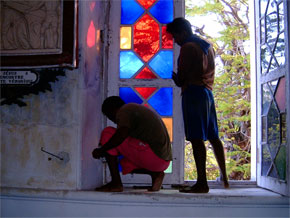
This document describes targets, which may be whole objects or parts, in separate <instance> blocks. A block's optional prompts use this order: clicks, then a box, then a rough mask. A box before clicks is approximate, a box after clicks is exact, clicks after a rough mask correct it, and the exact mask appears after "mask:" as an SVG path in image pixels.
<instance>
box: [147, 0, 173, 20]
mask: <svg viewBox="0 0 290 218" xmlns="http://www.w3.org/2000/svg"><path fill="white" fill-rule="evenodd" d="M150 13H151V14H152V15H153V16H154V17H155V18H156V19H157V20H158V21H159V22H160V23H162V24H167V23H169V22H171V21H172V20H173V1H168V0H159V1H158V2H157V3H156V4H155V5H154V6H153V7H152V8H151V9H150Z"/></svg>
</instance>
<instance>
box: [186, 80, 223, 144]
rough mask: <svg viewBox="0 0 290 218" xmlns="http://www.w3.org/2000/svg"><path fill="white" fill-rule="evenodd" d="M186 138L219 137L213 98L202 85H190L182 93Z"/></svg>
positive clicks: (209, 91)
mask: <svg viewBox="0 0 290 218" xmlns="http://www.w3.org/2000/svg"><path fill="white" fill-rule="evenodd" d="M182 111H183V120H184V130H185V136H186V140H188V141H191V140H193V139H202V140H204V141H206V140H208V139H209V140H210V139H217V138H219V135H218V124H217V116H216V110H215V104H214V98H213V94H212V92H211V90H209V89H207V88H205V87H204V86H196V85H190V86H188V87H187V88H186V89H185V90H184V91H183V93H182Z"/></svg>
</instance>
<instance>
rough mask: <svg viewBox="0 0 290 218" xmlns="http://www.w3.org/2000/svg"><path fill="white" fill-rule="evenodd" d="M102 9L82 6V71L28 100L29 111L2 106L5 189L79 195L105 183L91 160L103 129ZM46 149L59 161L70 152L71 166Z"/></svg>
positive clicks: (71, 73) (94, 4) (93, 3)
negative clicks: (43, 190)
mask: <svg viewBox="0 0 290 218" xmlns="http://www.w3.org/2000/svg"><path fill="white" fill-rule="evenodd" d="M102 5H103V1H80V2H79V17H78V19H79V20H80V21H81V22H79V24H78V30H79V41H78V46H79V61H80V62H79V67H78V68H77V69H74V70H66V76H65V77H58V79H59V81H57V82H55V83H52V84H51V86H52V92H45V93H40V94H39V95H32V94H31V95H29V96H26V97H25V99H24V101H25V102H26V103H27V106H25V107H18V106H17V105H4V106H1V108H0V109H1V123H0V128H1V135H0V136H1V187H18V188H37V189H55V190H57V189H58V190H59V189H63V190H66V189H69V190H74V189H82V188H88V187H92V186H93V184H94V185H98V184H97V183H101V181H102V177H101V175H102V174H101V172H102V171H101V168H102V165H101V164H100V163H98V161H95V160H93V159H92V158H91V150H92V149H93V148H94V147H96V145H97V142H98V136H99V134H100V130H101V128H102V121H101V120H102V116H101V113H100V109H99V108H100V102H101V100H102V96H103V91H102V69H103V68H102V56H101V55H100V54H101V52H102V46H101V40H100V37H99V38H98V37H97V34H99V33H100V28H101V27H102V26H103V25H102V23H103V19H102V16H101V14H103V11H104V10H103V8H102ZM92 22H93V25H94V28H93V32H92V29H91V30H90V32H89V27H90V24H91V23H92ZM92 37H95V38H94V39H93V46H89V45H91V44H88V41H87V40H88V38H90V39H91V40H92ZM41 148H43V149H45V150H47V151H49V152H51V153H53V154H56V155H58V154H59V153H60V152H66V153H67V154H68V157H69V160H68V162H67V163H65V161H60V160H58V159H57V158H55V157H52V156H50V155H48V154H46V153H44V152H42V151H41ZM49 157H51V160H49V159H48V158H49ZM98 164H99V165H98ZM82 170H83V171H82ZM92 173H94V174H92Z"/></svg>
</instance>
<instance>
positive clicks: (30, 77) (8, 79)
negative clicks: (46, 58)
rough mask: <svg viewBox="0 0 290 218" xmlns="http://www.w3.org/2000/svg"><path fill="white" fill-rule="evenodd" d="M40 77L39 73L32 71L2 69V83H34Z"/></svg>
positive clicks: (0, 77)
mask: <svg viewBox="0 0 290 218" xmlns="http://www.w3.org/2000/svg"><path fill="white" fill-rule="evenodd" d="M38 78H39V77H38V74H36V73H35V72H31V71H1V72H0V85H32V84H34V83H36V82H37V81H38Z"/></svg>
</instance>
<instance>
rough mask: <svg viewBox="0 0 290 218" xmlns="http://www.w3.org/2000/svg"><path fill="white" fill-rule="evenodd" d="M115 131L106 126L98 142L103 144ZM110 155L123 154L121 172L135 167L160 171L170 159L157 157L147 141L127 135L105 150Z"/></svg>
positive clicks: (164, 168)
mask: <svg viewBox="0 0 290 218" xmlns="http://www.w3.org/2000/svg"><path fill="white" fill-rule="evenodd" d="M115 132H116V128H114V127H111V126H110V127H106V128H105V129H104V130H103V132H102V134H101V139H100V144H101V145H104V144H105V143H106V142H107V141H108V140H109V139H110V138H111V137H112V136H113V135H114V133H115ZM107 152H108V153H109V154H110V155H112V156H118V155H123V156H124V158H122V159H121V161H120V164H121V166H122V173H123V174H124V175H125V174H128V173H130V172H132V171H133V170H135V169H146V170H149V171H153V172H161V171H164V170H166V169H167V168H168V166H169V164H170V161H166V160H163V159H161V158H160V157H158V156H157V155H156V154H155V153H154V152H153V151H152V150H151V148H150V146H149V145H148V144H147V143H144V142H142V141H141V140H139V139H135V138H132V137H130V136H129V137H128V138H126V139H125V141H124V142H123V143H122V144H120V145H119V146H117V147H115V148H113V149H110V150H108V151H107Z"/></svg>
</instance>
